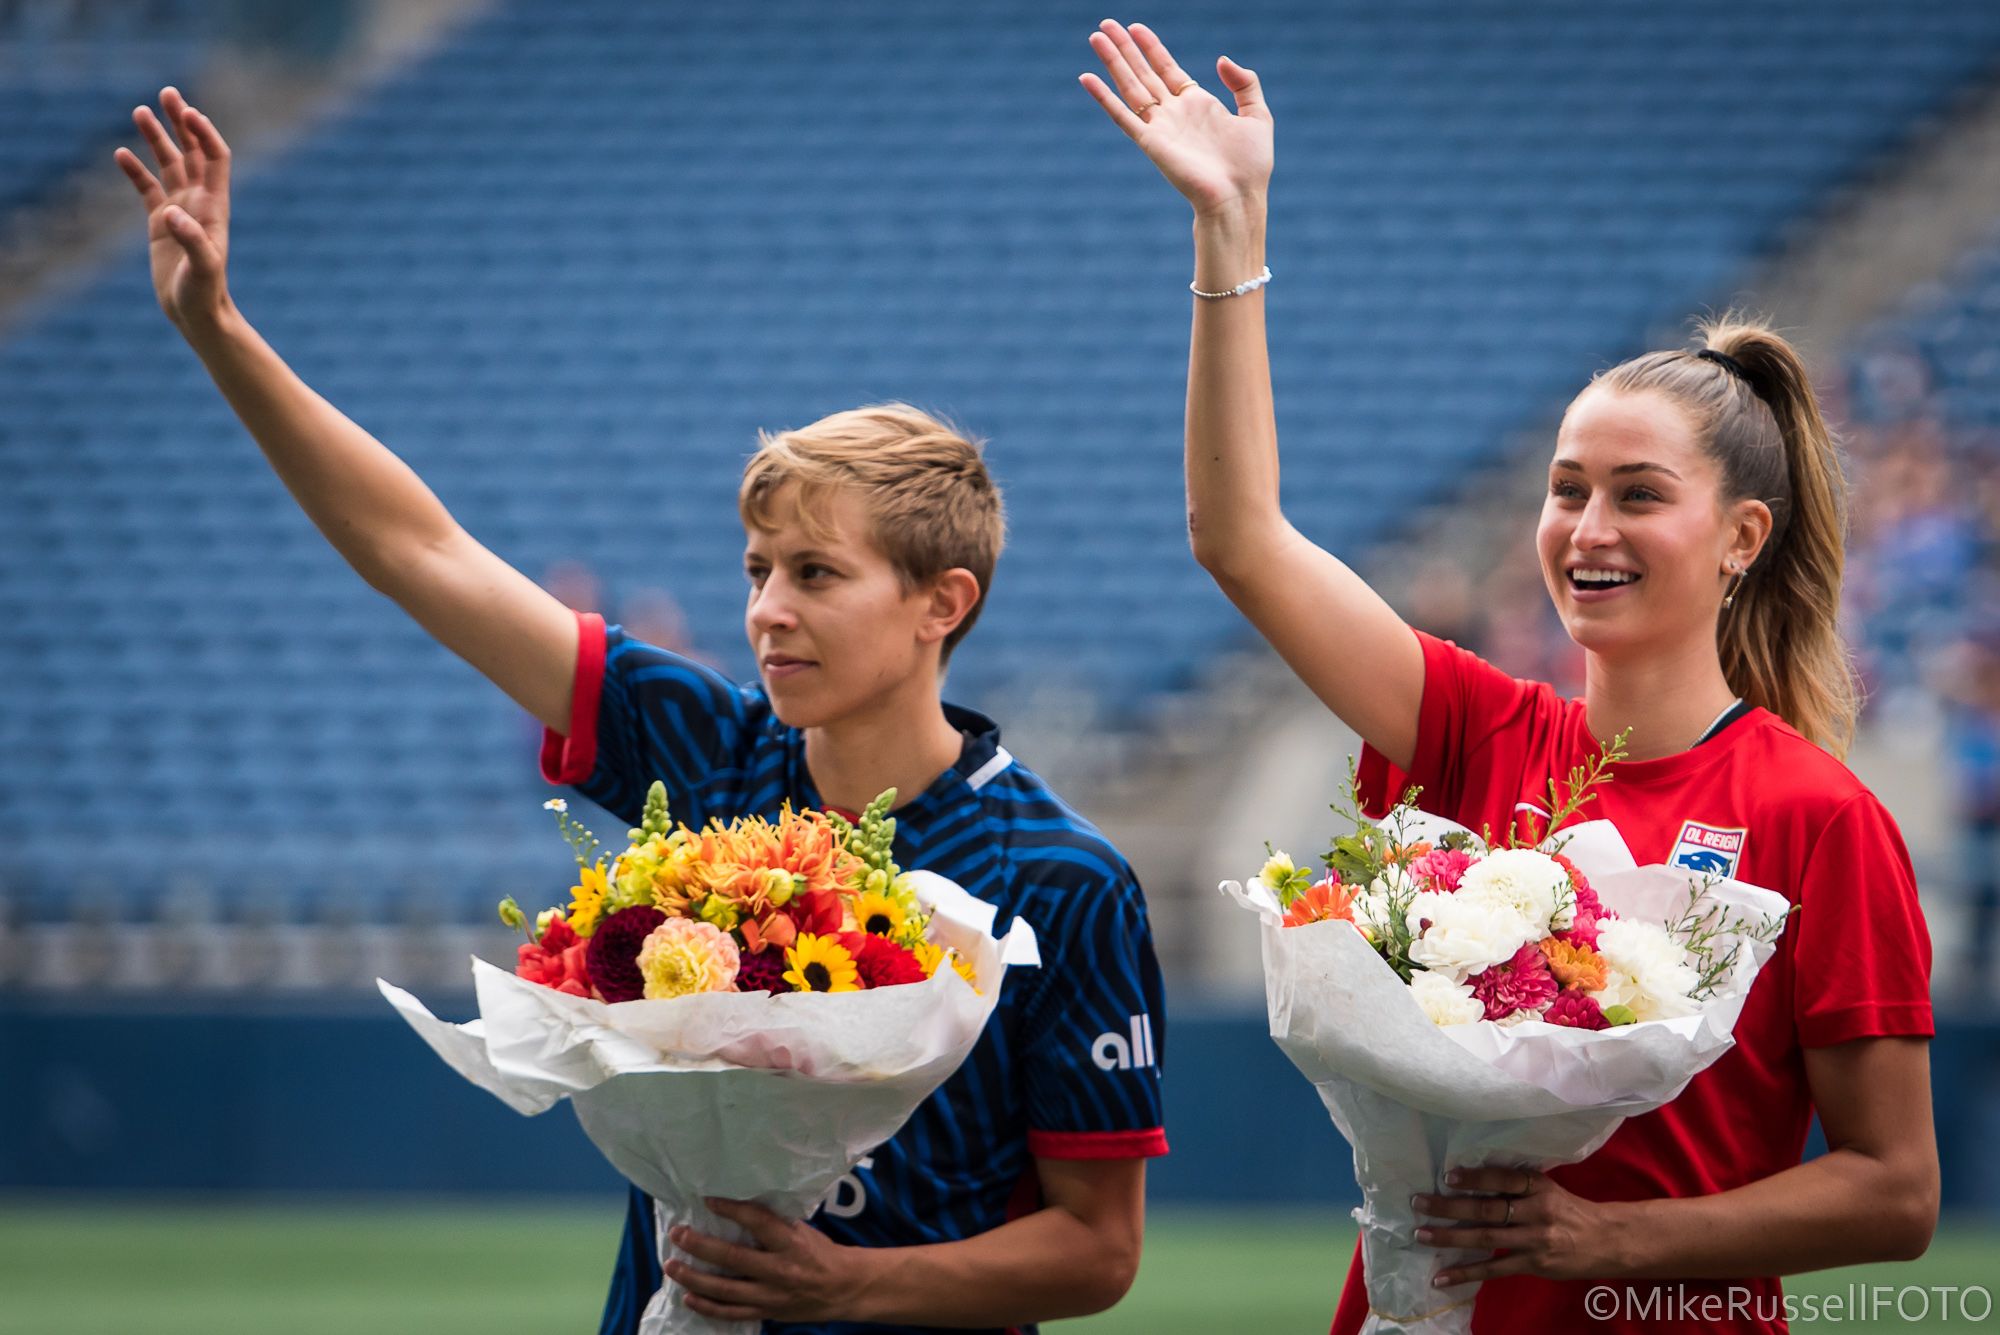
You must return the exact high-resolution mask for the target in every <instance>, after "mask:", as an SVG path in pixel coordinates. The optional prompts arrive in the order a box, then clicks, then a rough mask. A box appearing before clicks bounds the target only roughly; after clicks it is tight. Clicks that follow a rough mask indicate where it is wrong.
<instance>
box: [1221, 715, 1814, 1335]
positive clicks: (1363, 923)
mask: <svg viewBox="0 0 2000 1335" xmlns="http://www.w3.org/2000/svg"><path fill="white" fill-rule="evenodd" d="M1616 754H1617V753H1616V751H1615V750H1614V751H1611V752H1608V753H1607V756H1606V757H1605V758H1604V759H1603V760H1600V761H1599V762H1598V764H1596V765H1595V766H1592V767H1589V768H1587V769H1583V770H1579V771H1578V772H1576V773H1574V774H1572V776H1571V782H1570V792H1569V796H1568V798H1567V799H1564V800H1557V795H1556V794H1553V793H1552V794H1551V802H1550V808H1551V810H1552V811H1554V812H1555V813H1556V815H1555V817H1554V819H1552V820H1551V821H1550V822H1549V828H1550V829H1554V830H1558V831H1559V833H1558V834H1556V835H1554V836H1552V837H1551V838H1549V839H1547V840H1544V841H1543V842H1542V843H1541V844H1540V845H1538V846H1534V847H1524V846H1520V845H1518V844H1517V843H1515V842H1514V841H1511V840H1510V841H1507V842H1504V843H1500V842H1496V841H1494V840H1493V839H1492V838H1491V837H1490V836H1482V835H1479V834H1474V833H1473V832H1472V831H1470V830H1467V829H1465V828H1463V827H1462V826H1458V825H1455V824H1453V823H1452V822H1450V821H1446V820H1441V819H1439V818H1437V817H1434V816H1431V815H1428V814H1426V813H1424V812H1421V811H1419V810H1417V809H1416V807H1415V804H1414V798H1415V794H1414V793H1411V794H1408V795H1406V797H1405V800H1404V801H1403V803H1402V804H1401V805H1399V806H1398V807H1397V808H1396V809H1395V810H1394V811H1392V812H1391V813H1390V814H1389V815H1388V816H1387V817H1386V818H1385V819H1383V820H1381V821H1370V820H1367V819H1365V818H1364V817H1362V816H1361V815H1360V814H1359V808H1358V804H1357V805H1355V806H1354V807H1352V808H1351V809H1350V810H1349V812H1348V815H1349V816H1350V818H1351V819H1352V820H1353V821H1354V823H1355V831H1354V833H1352V834H1350V835H1345V836H1342V837H1341V838H1339V839H1337V840H1335V841H1334V844H1333V847H1332V849H1331V851H1330V852H1329V854H1328V857H1327V865H1326V869H1325V872H1324V874H1323V875H1321V876H1319V877H1317V878H1315V877H1314V875H1313V874H1312V873H1311V872H1309V871H1306V870H1303V869H1301V868H1299V867H1297V866H1295V865H1294V864H1293V863H1292V861H1291V859H1289V858H1287V857H1285V856H1284V855H1283V854H1274V855H1273V856H1272V857H1271V858H1270V859H1269V860H1268V861H1267V862H1266V863H1265V865H1264V867H1263V868H1262V870H1261V871H1260V872H1259V873H1258V874H1257V875H1256V876H1254V877H1252V878H1251V879H1250V880H1249V881H1247V882H1242V883H1239V882H1235V881H1230V882H1226V883H1225V884H1224V885H1223V886H1222V889H1223V890H1224V891H1225V892H1226V893H1228V894H1230V895H1231V896H1233V897H1234V898H1235V899H1236V900H1237V901H1238V902H1239V903H1240V904H1242V905H1243V906H1244V907H1245V908H1247V909H1250V910H1251V911H1252V912H1254V913H1256V914H1257V915H1258V916H1259V918H1260V919H1261V920H1262V933H1263V948H1264V982H1265V994H1266V1001H1267V1004H1268V1008H1269V1012H1270V1022H1271V1036H1272V1037H1273V1038H1274V1039H1276V1040H1277V1043H1278V1046H1279V1047H1280V1048H1282V1049H1283V1050H1284V1052H1285V1055H1286V1056H1288V1057H1290V1058H1291V1059H1292V1062H1293V1064H1295V1065H1296V1066H1297V1067H1298V1068H1299V1070H1300V1071H1302V1072H1303V1073H1304V1074H1305V1076H1306V1078H1307V1079H1308V1080H1311V1081H1312V1082H1313V1085H1314V1087H1315V1088H1317V1089H1318V1090H1319V1093H1320V1098H1321V1100H1322V1101H1323V1102H1324V1103H1325V1104H1326V1106H1327V1109H1328V1111H1330V1112H1331V1113H1332V1115H1333V1120H1334V1124H1335V1125H1336V1126H1338V1127H1339V1128H1340V1131H1341V1134H1342V1135H1344V1136H1346V1137H1347V1139H1348V1142H1349V1143H1350V1144H1351V1145H1352V1146H1353V1147H1354V1166H1355V1175H1356V1177H1357V1178H1358V1179H1359V1181H1360V1185H1361V1189H1362V1196H1363V1204H1362V1206H1361V1208H1360V1209H1358V1210H1357V1211H1356V1212H1355V1218H1356V1219H1357V1220H1358V1221H1359V1222H1360V1224H1361V1247H1362V1267H1363V1270H1364V1273H1365V1275H1366V1277H1367V1284H1368V1301H1369V1308H1370V1316H1369V1320H1368V1325H1367V1326H1366V1329H1367V1330H1370V1331H1425V1332H1445V1331H1466V1330H1469V1329H1470V1328H1471V1317H1472V1300H1473V1296H1474V1294H1475V1293H1476V1292H1477V1289H1478V1285H1477V1284H1467V1285H1461V1286H1458V1287H1457V1288H1454V1289H1445V1290H1440V1289H1438V1288H1436V1287H1434V1286H1433V1283H1432V1281H1433V1279H1434V1278H1435V1277H1436V1275H1437V1273H1438V1272H1439V1271H1440V1270H1443V1269H1446V1268H1448V1267H1450V1266H1452V1265H1457V1264H1463V1263H1465V1262H1466V1261H1468V1260H1476V1259H1481V1258H1479V1257H1478V1256H1477V1255H1475V1254H1471V1253H1464V1252H1456V1253H1454V1252H1447V1251H1442V1250H1439V1249H1436V1248H1431V1247H1427V1246H1423V1245H1421V1244H1419V1243H1418V1242H1417V1240H1416V1229H1417V1226H1418V1220H1417V1218H1416V1215H1415V1212H1414V1210H1413V1209H1412V1207H1411V1203H1410V1199H1411V1197H1412V1196H1413V1195H1416V1194H1418V1193H1430V1194H1442V1193H1444V1192H1445V1190H1446V1188H1445V1173H1446V1172H1447V1171H1449V1170H1451V1169H1454V1168H1462V1167H1475V1166H1480V1165H1487V1164H1504V1165H1508V1166H1512V1167H1520V1168H1531V1169H1537V1170H1540V1169H1546V1168H1550V1167H1554V1166H1556V1165H1558V1164H1565V1163H1574V1162H1576V1161H1577V1160H1579V1159H1582V1158H1585V1157H1586V1156H1588V1155H1589V1154H1591V1153H1592V1152H1593V1151H1595V1150H1596V1149H1597V1148H1598V1146H1600V1145H1602V1144H1603V1143H1604V1142H1605V1141H1606V1140H1607V1139H1608V1138H1609V1137H1610V1135H1611V1133H1612V1132H1613V1131H1614V1130H1616V1129H1617V1127H1618V1124H1619V1123H1620V1122H1622V1121H1624V1120H1625V1119H1626V1118H1627V1117H1631V1116H1633V1115H1635V1114H1637V1113H1642V1112H1648V1111H1651V1110H1652V1109H1654V1108H1657V1107H1659V1106H1660V1105H1662V1104H1664V1103H1667V1102H1669V1101H1670V1100H1672V1099H1673V1098H1674V1097H1675V1096H1676V1095H1678V1094H1679V1093H1680V1092H1681V1090H1682V1089H1684V1088H1685V1087H1686V1086H1687V1083H1688V1081H1689V1080H1691V1079H1693V1078H1694V1076H1695V1075H1696V1074H1697V1073H1699V1072H1700V1071H1701V1070H1703V1069H1704V1068H1706V1067H1707V1066H1708V1065H1709V1064H1710V1063H1711V1062H1713V1061H1715V1060H1716V1058H1718V1057H1720V1056H1721V1055H1722V1054H1723V1053H1724V1052H1725V1051H1727V1050H1728V1049H1729V1046H1730V1044H1731V1042H1732V1040H1731V1037H1730V1035H1731V1031H1732V1030H1734V1028H1735V1026H1736V1019H1737V1016H1738V1015H1739V1014H1740V1013H1741V1012H1742V1009H1743V1002H1744V999H1745V998H1746V997H1747V996H1748V995H1749V991H1750V985H1751V984H1752V983H1753V982H1754V981H1756V977H1757V972H1758V970H1759V969H1760V968H1761V967H1762V966H1763V964H1764V962H1765V961H1766V960H1767V959H1769V958H1770V956H1771V953H1772V951H1773V950H1774V949H1775V948H1776V942H1777V939H1778V936H1779V934H1780V933H1781V932H1782V931H1783V929H1784V925H1785V922H1786V920H1787V917H1788V915H1789V913H1790V905H1789V904H1788V903H1787V902H1786V900H1785V899H1784V898H1783V897H1782V896H1780V895H1777V894H1774V893H1772V892H1771V891H1769V890H1764V889H1760V888H1758V887H1756V886H1752V885H1745V884H1743V883H1741V882H1737V881H1731V880H1722V879H1717V878H1713V877H1702V876H1700V875H1697V874H1695V873H1692V872H1689V871H1687V870H1684V869H1681V868H1674V867H1664V866H1651V867H1640V866H1638V865H1637V863H1636V862H1635V860H1634V859H1633V857H1632V854H1631V852H1630V851H1629V850H1628V849H1627V848H1626V846H1625V842H1624V840H1623V839H1622V838H1621V837H1620V836H1619V834H1618V831H1617V830H1616V828H1614V827H1613V826H1612V825H1611V823H1610V822H1608V821H1592V822H1586V823H1581V824H1578V825H1574V826H1571V827H1570V828H1568V829H1562V825H1563V822H1564V821H1565V820H1566V819H1568V818H1569V817H1571V816H1573V815H1575V814H1576V813H1577V811H1578V810H1579V809H1580V808H1581V807H1582V806H1583V805H1584V804H1585V802H1587V801H1588V800H1589V790H1590V789H1591V787H1592V786H1593V785H1594V784H1596V783H1597V782H1599V781H1600V780H1601V779H1602V777H1603V772H1604V769H1605V766H1606V765H1607V764H1608V762H1609V760H1610V759H1613V758H1615V757H1616ZM1350 796H1351V793H1350Z"/></svg>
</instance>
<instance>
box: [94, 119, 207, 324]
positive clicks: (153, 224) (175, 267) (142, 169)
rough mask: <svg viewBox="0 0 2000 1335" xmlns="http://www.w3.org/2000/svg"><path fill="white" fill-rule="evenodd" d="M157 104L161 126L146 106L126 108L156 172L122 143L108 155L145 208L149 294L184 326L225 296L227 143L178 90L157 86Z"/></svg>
mask: <svg viewBox="0 0 2000 1335" xmlns="http://www.w3.org/2000/svg"><path fill="white" fill-rule="evenodd" d="M160 110H161V111H162V112H163V113H165V116H166V124H162V123H161V118H160V117H159V116H156V115H154V114H153V109H152V108H151V107H139V108H137V109H136V110H134V111H133V113H132V123H133V124H134V125H136V126H138V127H139V133H140V134H142V135H144V136H145V138H146V143H147V145H148V146H149V147H150V148H151V149H152V150H153V161H154V163H155V164H156V165H157V166H158V168H159V175H158V176H155V175H154V174H153V173H152V172H150V171H148V170H147V169H146V165H145V164H144V163H142V162H141V161H139V156H138V154H136V153H134V152H133V151H132V150H131V149H129V148H121V149H119V150H118V152H117V153H116V154H115V155H114V156H115V157H116V158H117V161H118V166H119V169H120V170H122V171H123V172H124V173H125V175H126V177H127V179H129V180H130V181H131V182H132V186H133V188H134V189H136V190H137V191H138V192H139V201H140V203H142V204H144V205H145V208H146V240H147V243H148V246H149V249H150V252H151V256H152V261H153V292H154V295H156V296H158V297H159V299H160V309H161V310H163V311H165V312H166V313H167V318H168V319H169V320H172V321H173V322H174V323H175V324H176V325H178V326H180V327H181V328H182V329H186V328H188V327H189V326H190V325H191V324H193V323H198V322H200V321H202V320H204V319H209V318H212V317H214V316H215V315H216V314H218V313H220V312H221V311H222V309H223V308H224V307H225V306H226V305H227V303H228V299H229V298H228V284H227V279H226V272H227V266H228V260H229V145H228V144H226V143H224V142H223V140H222V134H221V132H220V131H218V130H217V129H216V128H215V122H213V121H211V120H209V118H208V117H206V116H204V115H202V114H201V113H200V112H199V111H196V110H195V109H194V108H193V107H191V106H189V105H188V103H187V99H186V98H184V97H182V96H181V94H180V90H179V89H177V88H165V89H162V90H161V91H160ZM168 125H171V126H172V127H173V129H174V131H177V132H178V134H179V140H178V142H176V140H175V136H174V134H172V133H169V131H168V128H167V126H168Z"/></svg>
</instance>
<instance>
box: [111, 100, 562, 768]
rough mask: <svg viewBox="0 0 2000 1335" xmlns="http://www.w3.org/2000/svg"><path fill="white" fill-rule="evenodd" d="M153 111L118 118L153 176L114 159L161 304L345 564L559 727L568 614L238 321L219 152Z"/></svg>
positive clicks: (176, 113) (203, 122)
mask: <svg viewBox="0 0 2000 1335" xmlns="http://www.w3.org/2000/svg"><path fill="white" fill-rule="evenodd" d="M160 110H161V112H162V113H164V115H165V123H162V120H161V118H160V117H159V116H156V115H154V114H153V111H152V109H151V108H149V107H140V108H138V109H137V110H136V111H134V112H133V113H132V119H133V122H134V123H135V124H136V125H137V126H138V128H139V132H140V133H141V134H142V135H144V136H145V139H146V142H147V144H148V145H149V146H150V148H151V149H152V154H153V160H154V162H155V164H156V165H157V168H158V172H159V174H158V175H157V176H155V175H154V174H153V172H152V171H149V170H147V168H146V166H145V164H143V163H142V162H140V161H139V158H138V156H137V155H136V154H134V153H133V152H132V151H131V150H130V149H125V148H121V149H119V150H118V152H117V155H116V156H117V161H118V166H119V167H120V169H121V170H123V171H124V173H125V175H126V176H127V177H128V178H130V180H131V182H132V184H133V186H134V187H135V188H136V189H137V190H138V192H139V198H140V201H141V202H142V203H143V204H144V205H145V209H146V238H147V242H148V246H149V248H150V252H151V258H152V266H153V290H154V292H155V294H156V295H157V296H158V297H159V299H160V309H161V310H163V311H165V312H166V315H167V318H168V319H169V320H171V321H172V322H173V324H174V327H175V328H176V329H178V330H180V332H181V334H182V336H183V337H185V338H186V339H187V341H188V344H189V346H191V347H192V348H193V349H194V350H195V354H196V355H197V356H199V357H200V358H201V360H202V364H203V365H204V366H206V367H207V368H208V373H209V375H210V376H212V377H213V378H214V380H215V384H216V388H218V389H220V390H221V391H222V396H223V397H224V398H225V399H227V400H228V401H229V406H230V407H231V408H233V409H234V410H235V411H236V415H237V417H238V418H240V419H241V420H242V422H243V425H244V427H245V428H246V429H247V430H248V431H249V432H250V434H251V436H253V437H254V438H255V439H256V441H257V444H258V445H259V446H260V447H262V449H263V451H264V457H265V458H266V459H268V460H270V463H271V467H272V468H273V469H274V470H275V471H276V472H277V474H278V477H279V478H280V480H282V481H283V482H284V484H285V487H286V489H287V490H289V491H290V492H291V493H292V498H293V499H294V500H296V501H297V502H298V503H299V506H300V508H301V509H303V510H304V511H305V512H306V514H307V516H308V517H309V518H311V520H312V522H313V523H314V524H315V525H316V526H318V528H319V531H320V532H321V533H322V534H324V535H325V537H326V540H327V541H328V542H331V543H332V544H333V545H334V547H335V549H336V550H338V551H339V552H340V554H341V555H342V556H344V557H346V558H347V563H348V564H349V565H351V566H353V567H354V569H355V571H356V573H358V574H359V575H360V576H361V577H362V578H363V579H364V580H366V581H367V582H368V584H369V585H370V587H372V588H374V589H376V590H377V591H378V592H380V593H382V594H384V595H386V596H387V597H389V598H390V599H392V600H393V601H394V602H395V603H396V604H397V606H399V607H401V608H402V609H403V610H404V611H405V612H408V613H409V614H410V615H411V616H412V617H414V618H415V619H416V620H417V622H418V623H419V624H420V625H422V626H423V628H424V629H425V630H427V631H429V632H430V633H431V634H432V635H433V636H435V637H436V638H437V639H438V640H439V641H440V642H441V643H443V644H444V646H445V647H446V648H448V649H450V650H451V651H452V652H453V653H456V654H457V655H459V656H460V657H461V658H463V659H465V660H466V661H467V662H468V663H471V664H472V666H474V667H475V668H478V669H479V670H480V671H481V672H483V673H484V674H485V675H486V676H487V677H489V678H490V679H491V680H492V681H493V682H494V683H495V684H496V685H498V686H499V687H500V689H501V690H503V691H505V692H507V694H508V695H510V696H512V697H513V698H514V699H515V700H516V701H518V702H519V703H520V704H521V706H522V707H523V708H524V709H526V710H528V712H530V713H531V714H533V715H534V716H535V717H536V718H538V719H540V720H541V721H542V722H543V723H545V724H547V725H548V726H549V727H551V728H554V729H556V730H557V731H559V732H567V731H568V729H569V698H570V685H571V677H572V675H573V674H574V672H575V664H576V622H575V618H574V617H573V616H572V615H571V613H570V612H569V610H568V609H567V608H565V607H564V606H563V605H562V604H561V603H560V602H558V601H556V599H555V598H553V597H551V596H550V595H549V594H548V593H547V592H545V591H544V590H542V589H541V588H540V587H538V586H537V585H536V584H535V583H534V581H532V580H530V579H529V578H527V576H525V575H523V574H521V572H520V571H518V570H515V569H514V568H513V567H512V566H510V565H508V564H507V563H506V562H505V561H502V560H501V559H500V558H499V557H497V556H495V555H494V554H493V553H492V552H490V551H488V550H487V549H486V548H485V547H483V546H481V545H480V544H479V543H478V542H476V541H474V539H473V538H472V536H471V535H470V534H469V533H467V532H466V531H465V530H464V529H463V528H461V527H459V525H458V523H457V521H455V520H454V519H452V517H451V514H450V513H449V512H448V511H447V510H446V509H445V508H444V505H443V504H442V503H441V502H440V501H439V500H438V498H437V497H436V495H434V494H433V493H432V492H431V489H430V488H429V487H427V486H425V485H424V482H423V479H421V478H419V477H418V476H417V475H416V474H415V473H414V472H412V471H411V470H410V468H409V466H408V465H407V464H405V463H404V462H403V461H402V460H401V459H398V458H397V457H396V456H395V454H393V453H392V452H391V451H390V450H389V449H388V447H386V446H385V445H383V444H382V443H381V442H380V441H378V440H376V439H375V438H374V437H373V436H371V435H369V434H368V433H367V432H366V431H364V430H362V429H361V427H359V426H358V425H356V424H355V423H354V422H353V421H351V420H349V419H348V418H347V417H346V416H345V415H343V414H342V413H341V412H340V410H339V409H337V408H335V407H334V406H333V405H332V404H330V403H328V402H327V401H326V400H325V399H323V398H321V397H320V396H319V395H318V394H316V393H314V392H313V390H312V388H311V387H310V386H308V385H307V384H306V383H305V382H304V381H302V380H300V379H299V378H298V376H296V375H294V374H293V373H292V369H291V368H290V367H289V366H287V365H286V364H285V362H284V360H283V359H282V358H280V357H279V356H278V354H277V353H276V352H274V351H273V350H272V349H271V346H270V345H269V344H268V343H266V342H265V341H264V340H263V338H262V337H261V336H259V335H258V333H257V331H256V330H255V329H253V328H252V327H251V325H250V322H249V321H248V320H246V319H244V318H243V315H242V313H241V312H240V311H238V310H237V308H236V304H235V302H234V301H232V300H231V299H230V295H229V284H228V256H229V146H228V144H226V143H224V142H223V139H222V135H221V134H220V133H219V132H218V131H217V130H216V128H215V125H214V123H213V122H211V121H210V120H209V119H208V117H206V116H204V115H202V114H201V113H200V112H199V111H196V110H195V109H194V108H193V107H191V106H189V105H188V104H187V101H186V99H184V98H183V97H182V96H181V95H180V93H179V92H178V91H176V90H175V89H172V88H168V89H166V90H164V91H163V92H162V93H161V94H160ZM169 125H171V126H172V127H173V133H170V132H169V130H168V126H169Z"/></svg>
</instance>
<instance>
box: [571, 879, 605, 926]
mask: <svg viewBox="0 0 2000 1335" xmlns="http://www.w3.org/2000/svg"><path fill="white" fill-rule="evenodd" d="M608 888H609V887H608V885H607V884H606V881H605V877H604V864H603V863H602V862H599V863H598V864H597V865H596V866H594V867H584V868H581V869H580V870H579V871H578V872H577V883H576V884H575V885H573V886H571V887H570V892H569V893H570V902H569V926H570V930H571V931H573V932H575V933H576V934H577V935H578V936H589V935H590V934H591V933H592V932H595V931H596V930H597V919H598V917H599V916H600V915H601V914H602V913H603V912H604V894H605V891H606V890H607V889H608Z"/></svg>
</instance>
